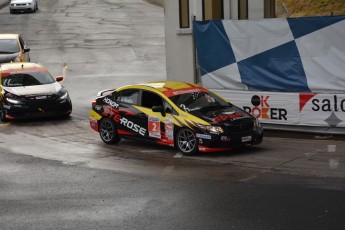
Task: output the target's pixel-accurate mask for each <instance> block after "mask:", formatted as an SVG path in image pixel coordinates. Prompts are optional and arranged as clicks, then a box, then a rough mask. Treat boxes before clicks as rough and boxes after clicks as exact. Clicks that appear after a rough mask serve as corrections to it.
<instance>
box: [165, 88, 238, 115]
mask: <svg viewBox="0 0 345 230" xmlns="http://www.w3.org/2000/svg"><path fill="white" fill-rule="evenodd" d="M170 100H171V101H172V102H174V103H175V105H177V106H178V107H179V108H181V109H182V110H184V111H186V112H192V111H197V110H204V109H208V108H215V107H229V106H232V105H231V104H230V103H228V102H226V101H224V100H223V99H221V98H219V97H218V96H216V95H215V94H212V93H210V92H193V93H186V94H180V95H176V96H173V97H170Z"/></svg>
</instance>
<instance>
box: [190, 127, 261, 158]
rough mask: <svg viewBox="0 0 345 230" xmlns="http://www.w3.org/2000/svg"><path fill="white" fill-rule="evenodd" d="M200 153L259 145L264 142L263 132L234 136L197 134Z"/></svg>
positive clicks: (234, 134) (236, 134)
mask: <svg viewBox="0 0 345 230" xmlns="http://www.w3.org/2000/svg"><path fill="white" fill-rule="evenodd" d="M197 138H198V142H199V151H200V152H217V151H226V150H231V149H233V148H236V147H239V146H243V145H248V144H249V145H258V144H260V143H261V142H262V141H263V130H262V128H261V129H258V130H255V131H251V132H243V133H233V134H219V135H218V134H217V135H216V134H205V133H204V134H197Z"/></svg>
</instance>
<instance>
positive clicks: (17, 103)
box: [6, 98, 24, 105]
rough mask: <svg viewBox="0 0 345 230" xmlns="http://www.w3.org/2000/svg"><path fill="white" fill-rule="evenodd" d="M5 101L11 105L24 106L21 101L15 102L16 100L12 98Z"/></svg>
mask: <svg viewBox="0 0 345 230" xmlns="http://www.w3.org/2000/svg"><path fill="white" fill-rule="evenodd" d="M6 100H7V101H8V102H9V103H11V104H15V105H22V104H24V103H23V102H22V101H19V100H16V99H12V98H6Z"/></svg>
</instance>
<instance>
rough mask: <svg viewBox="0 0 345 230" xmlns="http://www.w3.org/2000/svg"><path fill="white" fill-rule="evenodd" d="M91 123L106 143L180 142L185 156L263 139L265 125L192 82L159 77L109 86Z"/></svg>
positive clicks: (176, 144) (95, 105)
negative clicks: (152, 80)
mask: <svg viewBox="0 0 345 230" xmlns="http://www.w3.org/2000/svg"><path fill="white" fill-rule="evenodd" d="M90 126H91V128H92V129H94V130H95V131H97V132H99V134H100V137H101V139H102V140H103V141H104V142H105V143H106V144H115V143H118V142H119V141H120V140H121V138H122V137H123V138H129V139H137V140H146V141H151V142H155V143H158V144H162V145H167V146H173V147H177V149H178V150H179V151H180V152H181V153H182V154H184V155H194V154H197V153H198V152H214V151H226V150H229V149H232V148H233V147H236V146H245V145H248V144H251V145H255V144H260V143H261V142H262V140H263V127H262V125H261V124H260V122H259V121H258V119H256V118H255V117H253V116H252V115H251V114H249V113H247V112H245V111H243V110H242V109H240V108H238V107H236V106H235V105H233V104H231V103H230V102H228V101H226V100H225V99H223V98H222V97H220V96H218V95H217V94H215V93H213V92H211V91H210V90H208V89H206V88H204V87H202V86H200V85H197V84H192V83H186V82H174V81H159V82H149V83H143V84H137V85H128V86H123V87H120V88H118V89H116V90H115V89H111V90H103V91H101V92H99V93H98V96H97V98H96V100H95V101H93V102H92V108H91V110H90Z"/></svg>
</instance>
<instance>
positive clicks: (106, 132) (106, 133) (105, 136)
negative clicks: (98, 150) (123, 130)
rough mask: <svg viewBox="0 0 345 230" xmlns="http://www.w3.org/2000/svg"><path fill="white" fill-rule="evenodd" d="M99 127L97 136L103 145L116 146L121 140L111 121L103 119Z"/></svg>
mask: <svg viewBox="0 0 345 230" xmlns="http://www.w3.org/2000/svg"><path fill="white" fill-rule="evenodd" d="M99 127H100V128H99V135H100V136H101V139H102V141H104V143H106V144H116V143H118V142H119V141H120V140H121V138H120V136H119V135H118V133H117V128H116V126H115V123H114V121H113V120H111V119H109V118H104V119H102V120H101V122H100V124H99Z"/></svg>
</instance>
